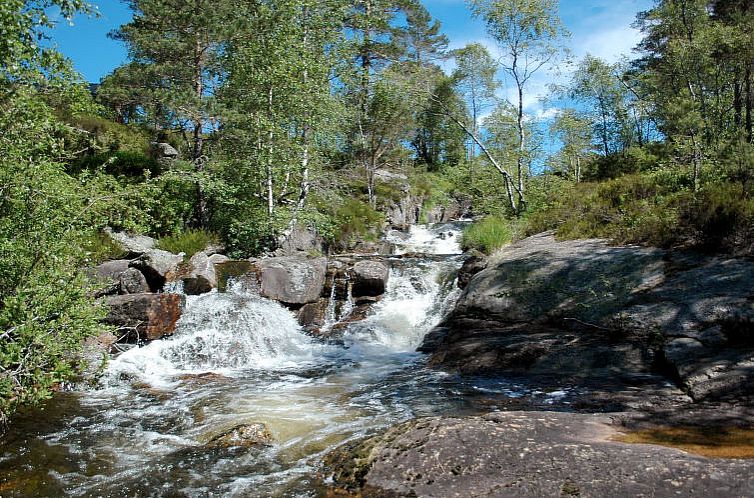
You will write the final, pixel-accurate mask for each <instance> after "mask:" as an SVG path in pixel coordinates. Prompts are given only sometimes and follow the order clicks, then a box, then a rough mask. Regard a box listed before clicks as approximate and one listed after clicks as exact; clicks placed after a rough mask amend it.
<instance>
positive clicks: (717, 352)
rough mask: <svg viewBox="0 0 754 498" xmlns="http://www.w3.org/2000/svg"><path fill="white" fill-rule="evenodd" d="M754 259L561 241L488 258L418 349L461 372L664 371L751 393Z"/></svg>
mask: <svg viewBox="0 0 754 498" xmlns="http://www.w3.org/2000/svg"><path fill="white" fill-rule="evenodd" d="M752 319H754V262H751V261H747V260H743V259H725V258H710V257H703V256H701V255H695V254H681V253H669V252H666V251H663V250H660V249H652V248H640V247H610V246H609V245H608V244H607V243H606V242H605V241H602V240H575V241H563V242H558V241H556V240H555V238H554V237H553V236H552V234H549V233H546V234H540V235H537V236H534V237H530V238H528V239H525V240H522V241H520V242H518V243H516V244H513V245H511V246H509V247H507V248H505V249H503V250H502V251H501V252H499V253H498V254H496V255H495V256H493V257H492V258H491V260H490V261H489V264H488V265H487V267H486V269H484V270H483V271H481V272H479V273H478V274H476V275H475V276H474V277H473V278H472V279H471V280H470V282H469V284H468V286H467V288H466V289H465V291H464V293H463V294H462V296H461V298H460V300H459V302H458V304H457V306H456V308H455V309H454V311H453V312H452V313H451V314H450V315H449V316H448V317H447V318H446V319H445V321H444V322H443V323H442V324H440V325H439V326H438V327H437V328H436V329H435V330H434V331H432V332H431V333H430V334H429V335H428V336H427V338H426V339H425V341H424V344H423V345H422V347H421V349H422V350H423V351H426V352H430V353H432V356H431V360H430V361H431V363H432V364H433V365H435V366H438V367H441V368H444V369H451V370H458V371H461V372H462V373H492V372H495V373H516V374H519V373H520V374H544V375H555V376H558V377H560V378H562V379H569V380H572V381H579V380H586V379H616V380H621V381H626V382H632V381H633V380H636V379H641V378H645V377H651V376H654V377H662V376H667V377H670V378H671V379H672V380H673V381H675V382H677V383H678V384H679V385H680V387H682V388H683V389H684V390H685V391H686V392H687V393H688V394H689V395H691V396H692V398H694V399H695V400H700V399H705V398H721V397H740V396H750V395H751V394H753V393H754V382H752V380H754V325H753V324H752Z"/></svg>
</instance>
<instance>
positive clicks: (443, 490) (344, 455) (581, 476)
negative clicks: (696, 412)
mask: <svg viewBox="0 0 754 498" xmlns="http://www.w3.org/2000/svg"><path fill="white" fill-rule="evenodd" d="M617 436H619V433H618V431H617V430H616V428H615V426H613V425H612V424H611V417H609V416H607V415H602V414H599V415H586V414H577V413H557V412H498V413H492V414H489V415H486V416H481V417H467V418H439V417H435V418H424V419H415V420H412V421H409V422H406V423H403V424H400V425H398V426H395V427H393V428H391V429H390V430H388V431H387V432H385V433H383V434H381V435H378V436H375V437H372V438H369V439H366V440H362V441H356V442H353V443H348V444H346V445H344V446H342V447H340V448H338V449H336V450H335V451H334V452H332V453H330V454H329V455H328V456H327V457H326V458H325V464H326V465H327V466H328V467H329V469H330V471H331V477H332V481H331V482H332V483H333V484H334V487H336V488H337V489H336V490H335V491H334V493H333V496H335V495H338V496H340V494H338V493H342V494H343V495H344V496H363V497H364V498H369V497H372V498H377V497H398V496H415V497H433V498H446V497H447V498H451V497H459V496H463V497H483V496H484V497H495V498H503V497H513V496H515V497H532V498H539V497H543V496H551V497H556V496H585V497H586V496H616V497H629V496H658V497H659V496H668V497H669V496H708V497H716V498H718V497H719V498H722V497H728V496H749V495H750V494H751V485H752V480H751V475H752V472H754V461H752V460H735V459H722V458H718V459H709V458H701V457H698V456H695V455H690V454H688V453H685V452H682V451H679V450H676V449H672V448H665V447H661V446H652V445H646V444H638V445H631V444H626V443H619V442H616V441H615V440H614V439H615V438H616V437H617Z"/></svg>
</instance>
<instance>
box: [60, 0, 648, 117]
mask: <svg viewBox="0 0 754 498" xmlns="http://www.w3.org/2000/svg"><path fill="white" fill-rule="evenodd" d="M93 1H94V3H96V4H97V6H98V9H99V12H100V16H99V17H98V18H86V17H84V16H79V17H77V18H76V19H74V22H73V25H72V26H69V25H68V23H66V22H65V21H62V22H60V23H59V24H58V26H57V27H56V28H55V29H54V30H53V31H52V37H53V40H52V41H53V43H54V44H56V45H57V46H58V48H59V49H60V50H61V51H62V52H63V53H64V54H66V55H67V56H68V57H69V58H71V59H72V60H73V63H74V65H75V67H76V69H77V70H78V71H79V72H80V73H81V74H82V75H83V76H84V78H85V79H86V80H87V81H91V82H97V81H99V80H100V78H102V77H103V76H105V75H107V74H108V73H109V72H111V71H112V70H113V69H114V68H116V67H118V66H119V65H121V64H122V63H123V62H125V61H126V59H127V53H126V50H125V48H124V47H123V46H122V45H121V44H120V43H118V42H116V41H114V40H110V39H109V38H108V37H107V33H108V32H109V31H111V30H113V29H115V28H117V27H118V26H120V25H121V24H123V23H125V22H128V20H129V19H130V17H131V14H130V11H129V9H128V8H127V7H126V5H125V3H124V2H122V1H120V0H99V1H97V0H93ZM653 3H654V2H653V1H652V0H561V1H560V15H561V18H562V20H563V23H564V24H565V26H566V27H567V29H568V30H569V31H570V32H571V34H572V36H571V39H570V40H569V41H568V45H569V47H570V49H571V50H572V51H573V54H574V56H576V57H577V58H579V57H582V56H583V55H585V54H587V53H591V54H592V55H596V56H599V57H602V58H604V59H607V60H608V61H616V60H618V59H619V58H620V57H622V56H631V49H632V48H633V47H634V46H635V45H636V44H637V43H638V41H639V39H640V36H639V33H638V32H637V31H636V30H635V29H633V28H632V27H631V24H632V23H633V22H634V20H635V18H636V13H637V12H639V11H642V10H646V9H648V8H650V7H651V5H652V4H653ZM424 5H426V6H427V8H428V9H429V11H430V12H431V13H432V15H433V16H435V17H436V18H437V19H439V20H440V21H441V22H442V25H443V31H444V32H445V34H446V35H447V36H448V38H449V39H450V42H451V43H450V47H451V48H458V47H462V46H464V45H466V44H467V43H472V42H479V43H482V44H484V45H486V46H487V47H488V48H489V49H490V51H491V52H492V53H493V55H498V56H499V55H500V52H499V51H498V50H497V48H496V46H495V43H494V41H492V40H491V39H490V38H489V37H488V36H487V34H486V33H485V31H484V24H483V22H481V21H480V20H478V19H473V18H472V17H471V14H470V12H469V10H468V8H467V7H466V3H465V1H464V0H424ZM562 69H565V74H561V75H560V76H557V75H555V74H552V73H550V74H548V73H540V74H539V75H538V77H537V78H535V79H534V80H533V81H532V82H531V86H530V88H529V91H530V92H529V96H528V97H527V99H526V107H527V110H528V111H529V112H530V113H532V114H535V115H540V116H546V115H547V114H548V112H551V111H552V109H547V108H545V107H546V106H545V107H543V105H542V104H541V103H540V102H539V99H540V97H542V96H544V95H545V94H546V91H547V85H548V84H549V83H552V82H553V81H555V80H558V79H560V80H562V79H564V78H567V71H568V68H567V67H566V68H562ZM500 76H501V79H502V80H503V81H504V77H503V75H502V74H501V75H500ZM504 83H505V81H504ZM509 91H510V88H508V89H507V90H506V85H505V84H504V86H503V90H501V95H500V96H501V97H505V96H506V92H509Z"/></svg>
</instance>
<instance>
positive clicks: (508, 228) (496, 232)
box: [461, 216, 513, 254]
mask: <svg viewBox="0 0 754 498" xmlns="http://www.w3.org/2000/svg"><path fill="white" fill-rule="evenodd" d="M511 240H513V228H512V222H511V220H509V219H506V218H500V217H497V216H487V217H485V218H483V219H482V220H481V221H477V222H475V223H474V224H472V225H471V226H470V227H468V228H467V229H466V230H464V232H463V238H462V239H461V246H462V247H463V249H464V250H466V251H468V250H470V249H476V250H478V251H481V252H483V253H485V254H492V253H494V252H495V251H496V250H498V249H500V248H501V247H503V246H505V245H507V244H510V242H511Z"/></svg>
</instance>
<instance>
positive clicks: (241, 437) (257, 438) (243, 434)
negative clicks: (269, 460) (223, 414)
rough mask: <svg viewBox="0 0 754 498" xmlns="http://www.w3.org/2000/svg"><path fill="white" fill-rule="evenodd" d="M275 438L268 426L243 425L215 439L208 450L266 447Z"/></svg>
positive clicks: (208, 445) (259, 424)
mask: <svg viewBox="0 0 754 498" xmlns="http://www.w3.org/2000/svg"><path fill="white" fill-rule="evenodd" d="M273 440H274V438H273V437H272V433H271V432H270V430H269V429H268V428H267V426H266V425H264V424H261V423H254V424H241V425H237V426H235V427H233V428H232V429H230V430H228V431H226V432H223V433H222V434H219V435H217V436H215V437H213V438H212V439H211V440H210V441H209V442H208V443H207V447H208V448H232V447H238V446H240V447H245V448H248V447H253V446H265V445H268V444H270V443H272V442H273Z"/></svg>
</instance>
